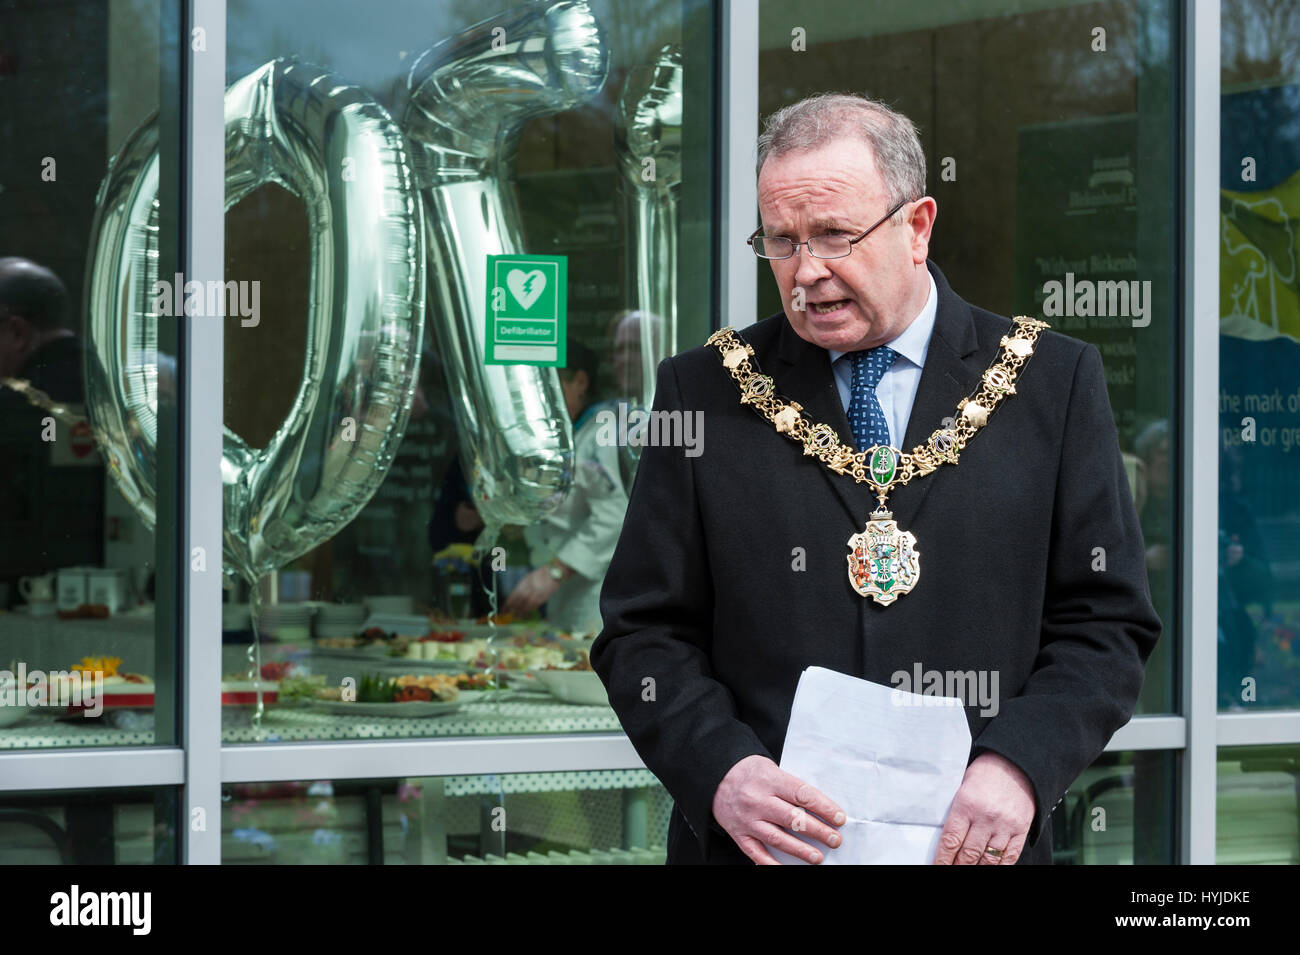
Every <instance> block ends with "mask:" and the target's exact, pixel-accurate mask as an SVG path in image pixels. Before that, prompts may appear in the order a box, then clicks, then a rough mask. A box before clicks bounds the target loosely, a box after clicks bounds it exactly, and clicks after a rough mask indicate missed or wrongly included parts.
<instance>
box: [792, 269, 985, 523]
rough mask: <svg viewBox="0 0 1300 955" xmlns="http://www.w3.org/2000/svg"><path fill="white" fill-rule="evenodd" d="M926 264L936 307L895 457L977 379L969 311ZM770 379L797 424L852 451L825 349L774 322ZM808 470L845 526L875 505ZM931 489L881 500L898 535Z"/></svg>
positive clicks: (953, 407)
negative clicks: (806, 423) (845, 518)
mask: <svg viewBox="0 0 1300 955" xmlns="http://www.w3.org/2000/svg"><path fill="white" fill-rule="evenodd" d="M927 264H928V266H929V268H930V274H931V275H933V276H934V284H935V290H936V292H937V293H938V298H939V302H938V307H937V309H936V312H935V321H934V331H933V332H932V334H931V336H930V347H929V349H928V351H927V352H926V356H925V366H924V367H923V368H922V369H921V382H920V384H919V386H918V387H917V392H916V398H915V400H914V401H913V402H912V412H911V415H910V417H909V418H908V422H907V434H906V436H905V440H904V442H903V450H908V451H910V450H911V449H912V448H914V447H916V446H917V445H918V444H921V443H922V442H923V441H925V440H926V439H927V438H928V437H929V436H930V433H931V432H933V431H934V430H935V429H936V428H938V427H940V425H941V424H942V422H943V419H944V418H945V417H951V416H955V415H956V414H957V402H958V401H959V400H961V399H962V398H964V397H966V396H967V395H969V394H970V393H971V392H972V391H973V390H974V387H975V384H976V382H978V381H979V376H980V374H981V373H982V372H983V366H982V365H981V364H980V362H979V358H978V356H977V354H976V353H977V351H978V344H979V343H978V340H977V338H976V335H975V322H974V319H973V318H972V317H971V312H970V306H969V305H967V304H966V302H964V301H963V300H962V299H961V298H960V297H958V296H957V294H956V293H955V292H953V291H952V289H951V288H949V287H948V282H947V280H946V279H945V278H944V276H943V273H942V272H941V271H939V268H938V266H936V265H935V264H934V263H932V262H931V263H927ZM770 374H771V375H772V377H773V379H775V381H776V387H777V391H778V392H779V393H780V394H781V395H783V396H784V397H785V398H786V399H788V400H791V401H797V402H799V404H800V405H802V406H803V415H804V417H805V418H807V419H809V420H810V421H813V422H825V423H827V424H829V425H830V426H831V427H833V428H834V429H835V431H836V433H837V434H838V435H839V437H840V440H841V441H843V442H844V443H846V444H849V445H852V444H853V431H852V429H851V428H850V427H849V419H848V415H846V414H845V412H844V406H843V405H842V404H841V403H840V393H839V390H838V389H837V388H836V386H835V377H834V374H833V373H832V371H831V362H830V355H829V354H827V352H826V349H824V348H819V347H818V346H816V345H814V344H812V343H811V342H809V341H806V340H804V339H802V338H800V337H799V335H798V334H797V333H796V332H795V330H794V329H793V328H792V327H791V325H790V322H789V321H788V320H785V321H783V322H782V323H781V337H780V342H779V347H778V350H777V366H776V367H775V368H773V369H772V371H771V372H770ZM809 463H810V464H812V465H814V466H815V467H816V470H818V471H819V472H820V473H821V474H822V479H823V480H825V481H827V482H828V483H829V485H830V487H831V489H832V491H834V493H835V496H836V497H837V498H838V499H839V501H840V503H841V504H842V505H843V507H844V510H845V512H846V513H847V514H848V515H849V518H850V520H851V521H852V522H853V524H854V525H857V524H861V523H865V522H866V519H867V514H868V513H869V512H870V511H871V509H872V507H874V506H875V497H874V496H873V495H872V494H871V491H870V489H869V488H868V487H867V485H865V484H858V483H856V482H855V481H854V480H853V479H852V478H850V477H844V476H841V475H838V474H834V473H833V472H831V471H830V470H829V469H828V468H826V467H825V466H824V465H822V464H821V463H820V462H817V461H816V460H815V459H811V458H810V459H809ZM931 483H932V481H930V480H928V479H927V478H918V479H914V480H913V481H912V482H911V484H909V485H908V486H907V487H905V488H903V489H901V490H900V491H895V492H894V493H893V494H891V495H890V496H889V506H890V508H891V509H892V510H893V513H894V520H896V521H897V522H898V524H899V526H900V527H902V528H904V529H906V528H907V527H908V526H909V525H910V524H911V519H912V517H913V516H914V515H915V514H916V513H917V512H918V511H919V510H920V506H921V502H922V500H924V498H925V495H926V494H927V493H928V492H929V486H930V484H931ZM846 539H847V535H846Z"/></svg>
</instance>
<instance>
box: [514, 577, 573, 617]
mask: <svg viewBox="0 0 1300 955" xmlns="http://www.w3.org/2000/svg"><path fill="white" fill-rule="evenodd" d="M559 588H560V582H559V581H558V580H555V579H554V578H553V577H551V574H550V571H548V570H547V569H546V568H545V567H538V568H537V569H536V570H534V571H531V572H530V573H529V574H528V576H526V577H525V578H524V579H523V580H521V581H519V585H518V586H517V587H515V589H514V590H512V591H511V592H510V596H509V597H507V598H506V605H505V606H504V607H503V608H502V610H503V612H505V613H510V614H516V615H518V616H525V615H527V614H530V613H532V612H533V611H534V610H536V609H537V608H538V607H540V606H541V605H542V604H544V603H546V601H548V600H550V599H551V595H552V594H554V593H555V591H557V590H559Z"/></svg>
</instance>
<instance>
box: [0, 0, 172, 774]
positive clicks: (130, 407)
mask: <svg viewBox="0 0 1300 955" xmlns="http://www.w3.org/2000/svg"><path fill="white" fill-rule="evenodd" d="M179 7H180V5H179V4H178V3H176V2H175V0H112V2H99V0H94V2H89V0H88V2H74V3H64V4H54V5H51V4H47V3H39V2H33V0H26V2H16V3H6V4H4V5H3V8H0V37H3V38H4V40H3V43H0V83H2V84H3V86H4V104H5V105H4V109H3V110H2V111H0V139H2V140H3V142H4V143H5V148H4V149H3V150H0V182H3V184H4V186H3V189H0V250H2V251H3V255H4V256H5V257H6V258H4V259H3V261H0V461H3V462H4V465H3V468H2V469H0V470H3V474H2V475H0V750H5V749H10V748H15V747H22V748H33V747H58V746H99V745H114V746H120V745H135V744H140V745H146V744H151V743H158V744H172V743H174V742H175V740H176V724H177V720H176V713H175V708H174V700H175V695H174V678H175V659H176V657H175V642H176V633H177V628H176V625H175V624H176V606H175V598H174V595H175V593H176V592H177V587H176V560H175V549H176V531H175V528H176V527H177V521H176V500H177V496H176V492H175V488H176V473H177V461H176V447H177V441H176V426H177V420H178V416H177V407H176V389H175V383H176V358H175V356H176V354H177V325H176V322H175V321H173V320H172V319H171V318H170V317H168V316H169V314H170V313H168V312H164V311H163V310H161V309H160V308H159V307H158V305H157V302H158V300H159V299H160V298H161V299H162V300H170V297H169V296H157V295H156V294H155V285H154V283H155V281H156V280H162V281H163V282H165V283H166V285H167V287H168V288H170V287H171V286H172V284H173V282H172V278H171V277H172V276H173V275H174V274H175V273H176V272H177V271H178V269H177V265H176V255H177V235H178V221H179V205H178V202H177V197H178V196H179V195H180V193H181V189H180V179H179V167H178V161H179V159H178V157H179V151H178V142H179V136H180V129H181V124H180V122H179V109H180V102H179V95H180V92H179V91H180V88H181V87H180V83H179V78H178V75H177V64H178V63H179V62H180V60H179V53H178V46H177V44H178V30H179V25H178V24H179V19H178V18H179ZM155 526H160V527H163V528H165V531H164V532H163V533H160V534H156V533H155V531H154V527H155ZM74 666H82V667H84V668H85V674H86V680H87V685H86V687H85V688H82V687H81V686H80V685H79V681H80V680H81V679H82V677H81V676H80V675H75V676H71V677H69V678H68V679H67V680H65V679H62V678H55V677H54V674H60V673H61V674H71V673H73V671H72V669H71V668H72V667H74ZM94 673H98V674H100V676H99V677H98V679H99V680H100V681H101V682H99V683H96V682H95V680H96V678H95V677H93V676H92V675H91V674H94ZM72 680H76V681H78V684H74V683H72V682H71V681H72ZM29 681H30V682H29ZM41 685H44V687H45V689H44V690H40V691H38V690H36V689H34V688H33V687H38V686H41ZM70 704H84V706H82V707H80V708H78V707H77V706H75V705H70Z"/></svg>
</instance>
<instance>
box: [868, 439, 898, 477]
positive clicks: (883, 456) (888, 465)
mask: <svg viewBox="0 0 1300 955" xmlns="http://www.w3.org/2000/svg"><path fill="white" fill-rule="evenodd" d="M897 470H898V455H897V454H895V453H894V449H893V448H888V447H884V446H881V447H878V448H876V450H875V451H874V452H872V455H871V479H872V480H873V481H875V482H876V483H877V484H879V485H885V484H888V483H889V482H890V481H892V480H893V479H894V473H895V472H896V471H897Z"/></svg>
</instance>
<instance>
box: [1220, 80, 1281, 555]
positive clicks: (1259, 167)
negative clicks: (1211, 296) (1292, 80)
mask: <svg viewBox="0 0 1300 955" xmlns="http://www.w3.org/2000/svg"><path fill="white" fill-rule="evenodd" d="M1298 116H1300V85H1297V84H1292V85H1288V86H1274V87H1269V88H1266V89H1255V90H1248V91H1245V92H1239V93H1232V94H1229V95H1227V96H1224V97H1223V100H1222V115H1221V130H1222V132H1221V140H1222V148H1221V153H1220V177H1221V180H1220V187H1221V191H1220V196H1219V333H1220V339H1219V381H1220V388H1219V418H1220V420H1219V425H1220V436H1221V441H1222V444H1223V446H1224V448H1225V449H1235V450H1233V451H1229V452H1228V454H1229V457H1230V458H1231V460H1232V462H1233V463H1235V462H1237V461H1238V460H1240V461H1241V464H1242V465H1243V473H1242V475H1241V476H1240V481H1241V483H1242V485H1243V487H1242V491H1243V493H1246V494H1248V495H1249V496H1250V498H1251V499H1252V504H1253V507H1254V509H1255V510H1256V511H1257V512H1259V515H1260V516H1264V515H1271V516H1282V515H1283V514H1288V513H1289V514H1290V515H1291V516H1297V517H1300V515H1297V514H1296V509H1297V499H1296V495H1295V491H1294V487H1295V484H1294V482H1295V479H1296V475H1297V472H1298V471H1300V278H1298V273H1300V245H1298V242H1297V240H1298V239H1300V235H1297V233H1298V232H1300V119H1297V117H1298ZM1288 479H1289V480H1288ZM1284 485H1289V487H1286V486H1284ZM1296 556H1297V557H1300V555H1296Z"/></svg>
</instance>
